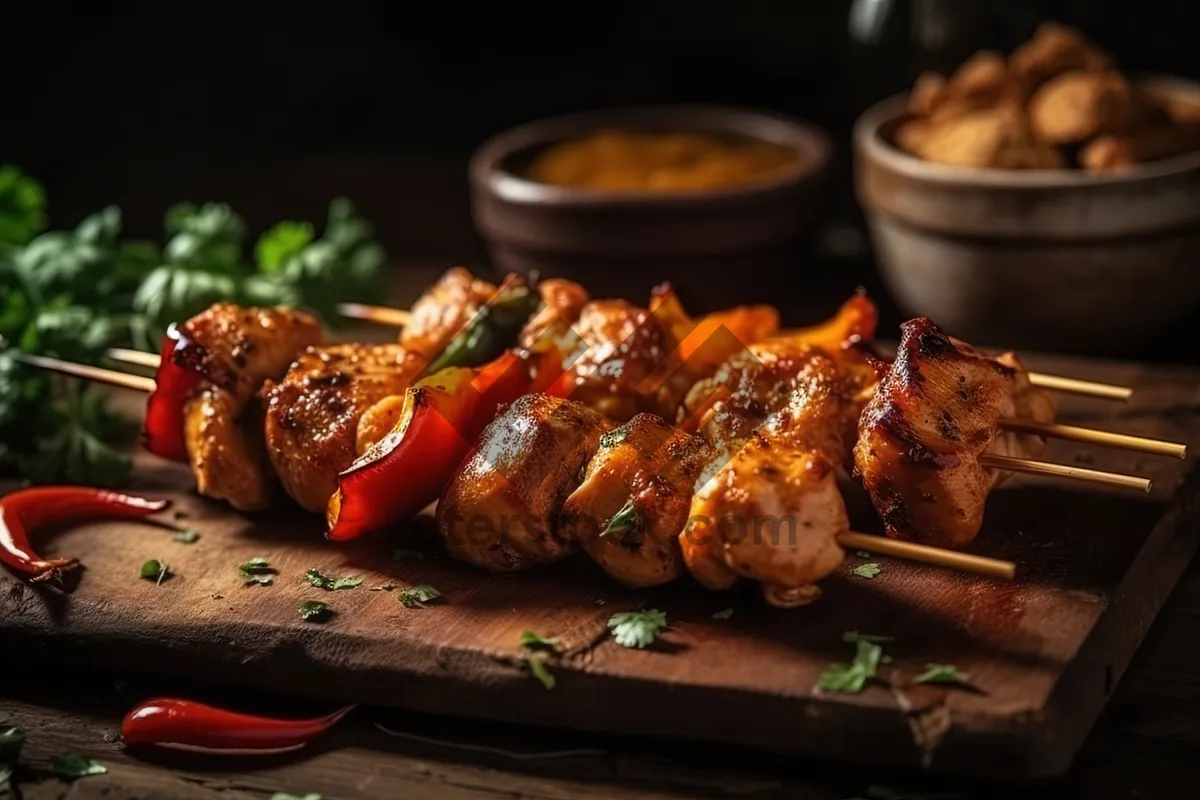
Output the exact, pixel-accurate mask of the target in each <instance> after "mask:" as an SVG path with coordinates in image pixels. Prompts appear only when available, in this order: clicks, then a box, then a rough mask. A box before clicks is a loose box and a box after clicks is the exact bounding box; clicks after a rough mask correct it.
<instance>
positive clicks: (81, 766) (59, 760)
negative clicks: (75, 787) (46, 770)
mask: <svg viewBox="0 0 1200 800" xmlns="http://www.w3.org/2000/svg"><path fill="white" fill-rule="evenodd" d="M50 768H51V769H53V770H54V774H55V775H57V776H58V777H60V778H64V779H66V780H74V779H76V778H85V777H87V776H88V775H103V774H104V773H106V772H108V770H107V769H106V768H105V766H104V765H103V764H101V763H100V762H99V761H97V760H96V759H94V758H88V757H87V756H77V755H73V754H68V755H63V756H50Z"/></svg>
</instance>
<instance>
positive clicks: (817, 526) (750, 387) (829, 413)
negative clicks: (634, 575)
mask: <svg viewBox="0 0 1200 800" xmlns="http://www.w3.org/2000/svg"><path fill="white" fill-rule="evenodd" d="M783 365H786V366H787V367H788V368H790V369H793V370H794V373H793V375H792V377H791V379H790V380H788V381H787V384H788V391H787V392H786V395H784V397H785V400H784V402H783V403H782V404H781V405H780V406H779V407H778V408H776V409H775V410H774V411H773V412H772V413H770V414H769V415H768V416H767V417H766V418H765V420H764V421H763V423H762V424H761V425H759V426H758V427H757V428H756V429H755V430H754V431H753V433H752V434H751V435H750V436H749V438H748V439H746V440H744V441H743V442H740V443H739V442H738V441H737V440H734V441H733V442H719V441H718V442H716V443H715V444H717V445H718V446H721V447H723V450H724V452H723V454H722V457H720V458H718V459H717V460H716V461H713V462H712V463H711V464H710V465H709V466H708V467H707V468H706V470H705V471H704V473H703V474H702V475H701V477H700V480H699V481H698V482H697V490H696V494H695V497H694V498H693V500H692V507H691V511H690V520H691V524H690V526H689V528H688V529H687V530H686V531H684V532H683V534H682V535H681V536H680V545H681V547H682V549H683V553H684V559H685V562H686V564H687V567H688V570H689V571H690V572H691V573H692V574H693V575H694V576H695V577H696V578H697V579H698V580H699V581H700V582H701V583H703V584H704V585H706V586H708V587H709V588H714V589H719V588H724V587H727V586H729V585H731V584H732V583H733V582H734V581H735V580H736V578H737V577H738V576H741V577H746V578H752V579H754V580H756V581H759V582H760V583H761V584H762V585H763V594H764V596H765V597H766V599H767V602H769V603H771V604H772V605H776V606H780V607H791V606H796V605H803V604H805V603H808V602H811V601H812V600H813V599H815V598H816V597H817V596H818V594H819V591H818V590H817V589H816V587H815V586H814V585H813V584H815V583H816V581H818V580H820V579H821V578H823V577H825V576H826V575H828V574H829V573H831V572H832V571H834V570H835V569H837V568H838V566H840V565H841V563H842V558H843V553H842V549H841V547H840V546H839V545H838V543H837V537H838V535H840V534H841V533H844V532H845V531H847V530H849V522H848V519H847V516H846V508H845V504H844V502H843V500H842V497H841V493H840V492H839V491H838V487H837V480H836V471H837V469H838V467H839V466H840V465H842V464H844V463H846V462H847V461H848V459H849V453H850V450H851V447H852V443H853V441H854V434H855V425H856V423H857V420H858V416H859V413H860V412H861V411H862V408H863V406H864V404H865V402H866V398H867V396H868V395H869V393H870V389H871V387H872V386H873V385H874V381H875V370H874V368H873V367H871V366H870V364H868V363H867V360H866V359H865V358H863V357H862V356H861V355H859V354H858V352H857V351H855V350H846V351H843V352H841V353H839V354H836V355H835V354H831V353H827V352H825V351H824V350H822V349H820V348H815V347H811V346H810V347H806V348H804V349H803V351H802V352H799V353H789V354H788V357H787V358H786V359H785V360H780V361H777V362H776V365H775V367H776V370H779V369H781V367H782V366H783ZM775 374H777V375H778V374H780V373H779V372H776V373H775ZM762 389H766V390H767V391H768V398H771V397H778V396H779V395H780V394H782V392H781V391H780V390H779V389H777V388H773V387H769V386H766V385H765V384H763V383H759V384H758V385H755V384H753V383H751V384H747V385H746V386H745V387H744V388H739V390H738V393H734V394H733V395H732V396H731V401H730V402H735V403H737V402H740V404H741V406H742V408H744V409H749V408H753V406H752V405H751V404H750V403H749V402H747V400H748V398H749V397H751V396H753V395H754V393H755V392H757V391H761V390H762ZM742 392H744V393H745V396H744V397H742V398H739V393H742ZM765 405H766V406H767V407H769V406H771V405H774V401H773V400H770V399H768V400H767V402H766V404H765ZM718 413H719V411H718ZM712 430H713V429H710V431H712Z"/></svg>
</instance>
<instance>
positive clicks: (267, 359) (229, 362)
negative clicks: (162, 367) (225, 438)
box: [179, 303, 321, 408]
mask: <svg viewBox="0 0 1200 800" xmlns="http://www.w3.org/2000/svg"><path fill="white" fill-rule="evenodd" d="M179 332H180V334H181V335H182V337H183V338H184V339H187V340H188V341H189V342H190V343H192V344H195V345H198V347H189V348H187V349H186V351H185V352H187V353H188V358H189V359H191V361H190V362H189V363H188V364H186V365H185V366H186V367H187V368H189V369H192V370H194V371H195V372H198V373H200V374H202V375H204V376H205V378H206V379H207V380H208V382H209V383H211V384H213V385H215V386H219V387H220V388H222V389H224V390H225V391H226V392H228V393H229V394H230V395H231V396H232V400H233V402H234V404H235V405H236V406H237V407H239V408H240V407H241V405H243V404H244V403H246V402H247V401H248V400H249V399H250V398H251V397H253V396H254V395H255V394H256V393H257V392H258V390H259V389H260V388H261V387H262V385H263V382H264V381H268V380H278V379H279V377H280V376H282V375H283V374H284V373H285V372H287V368H288V365H289V364H291V363H292V361H293V360H294V359H295V358H296V354H297V353H300V352H301V351H302V350H304V348H306V347H309V346H310V345H316V344H320V343H321V323H320V322H318V321H317V320H316V318H315V317H313V316H311V315H309V314H305V313H304V312H302V311H292V310H290V309H286V308H241V307H239V306H235V305H233V304H232V303H217V304H216V305H213V306H211V307H210V308H208V309H207V310H205V311H202V312H200V313H199V314H197V315H196V316H194V317H192V318H191V319H189V320H188V321H187V322H185V323H184V324H183V325H182V326H180V328H179Z"/></svg>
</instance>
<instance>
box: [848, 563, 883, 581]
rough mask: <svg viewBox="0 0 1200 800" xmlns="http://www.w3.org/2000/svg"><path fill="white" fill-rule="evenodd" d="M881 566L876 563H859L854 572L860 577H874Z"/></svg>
mask: <svg viewBox="0 0 1200 800" xmlns="http://www.w3.org/2000/svg"><path fill="white" fill-rule="evenodd" d="M880 571H881V569H880V566H879V565H878V564H876V563H873V562H872V563H867V564H859V565H858V566H857V567H855V568H854V574H855V575H857V576H858V577H860V578H874V577H875V576H876V575H878V574H879V573H880Z"/></svg>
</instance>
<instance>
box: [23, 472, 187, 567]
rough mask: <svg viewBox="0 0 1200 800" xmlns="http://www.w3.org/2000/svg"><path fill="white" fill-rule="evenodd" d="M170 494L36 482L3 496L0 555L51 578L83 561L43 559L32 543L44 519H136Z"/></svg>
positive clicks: (157, 507) (163, 502)
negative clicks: (151, 496)
mask: <svg viewBox="0 0 1200 800" xmlns="http://www.w3.org/2000/svg"><path fill="white" fill-rule="evenodd" d="M170 505H171V502H170V501H169V500H145V499H143V498H141V497H132V496H130V495H127V494H119V493H118V492H110V491H106V490H104V489H94V488H92V487H90V486H36V487H33V488H30V489H20V490H18V491H15V492H13V493H12V494H9V495H6V496H4V497H3V498H0V561H3V562H4V563H5V564H6V565H7V566H9V567H11V568H12V569H14V570H16V571H17V572H21V573H24V574H25V575H28V576H29V580H31V581H35V582H36V581H48V580H54V579H57V578H59V577H60V576H61V575H62V574H63V573H66V572H70V571H71V570H74V569H77V568H78V567H79V560H78V559H75V558H52V559H49V560H47V559H43V558H42V557H40V556H39V555H37V554H36V553H34V552H33V549H32V548H31V547H30V546H29V534H30V533H32V532H33V531H34V530H35V529H37V528H39V527H41V526H42V525H51V524H53V523H56V522H72V521H75V520H80V519H136V518H139V517H146V516H149V515H150V514H154V513H156V512H159V511H162V510H163V509H165V508H167V507H168V506H170Z"/></svg>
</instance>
